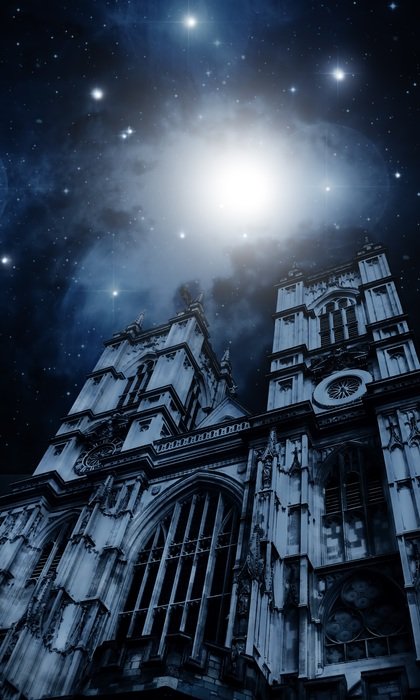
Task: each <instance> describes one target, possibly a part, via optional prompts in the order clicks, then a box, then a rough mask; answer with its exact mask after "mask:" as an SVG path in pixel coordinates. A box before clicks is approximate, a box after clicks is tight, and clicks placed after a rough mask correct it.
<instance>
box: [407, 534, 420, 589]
mask: <svg viewBox="0 0 420 700" xmlns="http://www.w3.org/2000/svg"><path fill="white" fill-rule="evenodd" d="M406 547H407V556H408V562H409V565H410V572H411V582H412V584H413V586H415V588H416V589H417V590H419V589H420V542H419V540H407V542H406Z"/></svg>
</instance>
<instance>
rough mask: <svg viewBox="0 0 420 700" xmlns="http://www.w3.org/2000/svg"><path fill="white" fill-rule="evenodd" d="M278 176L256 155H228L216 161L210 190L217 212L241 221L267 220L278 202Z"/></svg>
mask: <svg viewBox="0 0 420 700" xmlns="http://www.w3.org/2000/svg"><path fill="white" fill-rule="evenodd" d="M274 180H275V176H274V173H273V172H271V168H270V165H269V163H267V162H265V160H264V158H262V157H258V155H255V154H252V153H251V154H246V153H240V152H239V153H235V152H234V153H228V154H226V155H220V157H219V158H218V159H215V161H214V163H213V165H212V167H211V168H210V171H209V179H208V190H209V194H210V198H211V200H212V202H213V205H214V206H215V208H216V209H218V210H219V211H221V212H223V214H224V215H226V216H227V217H230V218H235V219H238V220H244V219H255V218H259V217H263V216H264V215H265V214H266V213H267V212H268V210H269V209H270V207H271V205H272V203H273V200H274V184H273V183H274Z"/></svg>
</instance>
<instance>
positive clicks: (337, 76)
mask: <svg viewBox="0 0 420 700" xmlns="http://www.w3.org/2000/svg"><path fill="white" fill-rule="evenodd" d="M333 76H334V78H335V79H336V80H339V81H341V80H344V78H345V77H346V74H345V72H344V71H343V69H342V68H336V69H335V70H334V71H333Z"/></svg>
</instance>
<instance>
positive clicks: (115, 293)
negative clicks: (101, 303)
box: [112, 289, 118, 297]
mask: <svg viewBox="0 0 420 700" xmlns="http://www.w3.org/2000/svg"><path fill="white" fill-rule="evenodd" d="M112 296H113V297H117V296H118V290H117V289H113V290H112Z"/></svg>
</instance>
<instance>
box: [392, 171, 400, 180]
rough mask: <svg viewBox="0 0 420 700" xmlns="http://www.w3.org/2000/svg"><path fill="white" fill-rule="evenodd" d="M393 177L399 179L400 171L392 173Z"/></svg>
mask: <svg viewBox="0 0 420 700" xmlns="http://www.w3.org/2000/svg"><path fill="white" fill-rule="evenodd" d="M394 177H396V178H397V180H399V179H400V177H401V173H399V172H396V173H394Z"/></svg>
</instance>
